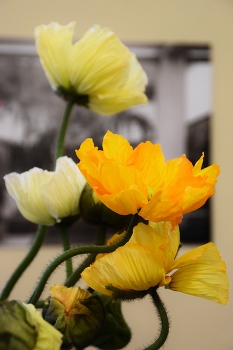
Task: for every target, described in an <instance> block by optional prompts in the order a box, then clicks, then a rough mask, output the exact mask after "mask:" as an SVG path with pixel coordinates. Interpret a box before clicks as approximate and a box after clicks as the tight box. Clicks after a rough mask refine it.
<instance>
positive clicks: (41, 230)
mask: <svg viewBox="0 0 233 350" xmlns="http://www.w3.org/2000/svg"><path fill="white" fill-rule="evenodd" d="M46 229H47V226H44V225H39V226H38V230H37V233H36V237H35V239H34V242H33V244H32V246H31V247H30V250H29V251H28V253H27V255H26V256H25V258H24V259H23V260H22V261H21V263H20V264H19V265H18V266H17V268H16V269H15V271H14V272H13V274H12V275H11V276H10V278H9V279H8V281H7V282H6V284H5V286H4V288H3V290H2V292H1V296H0V301H2V300H5V299H6V298H8V297H9V295H10V293H11V291H12V289H13V288H14V286H15V284H16V283H17V281H18V279H19V278H20V277H21V276H22V274H23V273H24V271H25V270H26V269H27V267H28V266H29V265H30V263H31V262H32V260H33V259H34V258H35V256H36V254H37V253H38V251H39V249H40V247H41V245H42V243H43V240H44V236H45V232H46Z"/></svg>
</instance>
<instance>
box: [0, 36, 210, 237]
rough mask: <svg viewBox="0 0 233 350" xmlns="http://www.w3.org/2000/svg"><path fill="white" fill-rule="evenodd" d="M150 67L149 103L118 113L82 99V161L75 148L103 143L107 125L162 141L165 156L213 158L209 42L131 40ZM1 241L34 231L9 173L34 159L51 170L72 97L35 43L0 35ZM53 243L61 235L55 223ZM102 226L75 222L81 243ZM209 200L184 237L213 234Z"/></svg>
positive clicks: (71, 143) (77, 115)
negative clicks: (60, 92) (58, 86)
mask: <svg viewBox="0 0 233 350" xmlns="http://www.w3.org/2000/svg"><path fill="white" fill-rule="evenodd" d="M128 46H129V48H130V49H131V51H133V52H135V54H136V55H137V57H138V60H139V61H140V63H141V64H142V66H143V68H144V69H145V71H146V73H147V75H148V86H147V90H146V94H147V96H148V100H149V102H148V104H147V105H142V106H137V107H133V108H131V109H129V110H127V111H124V112H122V113H119V114H118V115H114V116H107V117H106V116H99V115H96V114H94V113H93V112H91V111H90V110H88V109H85V108H82V107H79V106H77V107H76V106H75V108H74V110H73V112H72V118H71V122H70V125H69V129H68V132H67V136H66V149H65V154H66V155H68V156H69V157H71V158H73V159H74V161H78V160H77V158H76V155H75V149H77V148H78V147H79V145H80V144H81V142H82V141H84V140H85V139H86V138H87V137H91V138H93V139H94V142H95V144H96V145H98V147H99V148H100V147H101V142H102V138H103V135H104V134H105V133H106V131H107V130H111V131H112V132H114V133H119V134H122V135H123V136H124V137H126V138H127V139H128V140H129V141H130V143H131V144H132V145H133V146H136V145H137V144H139V143H140V142H143V141H146V140H151V141H152V142H153V143H161V145H162V148H163V151H164V154H165V157H166V159H170V158H174V157H178V156H180V155H181V154H183V153H186V155H187V157H188V158H189V159H190V160H191V161H192V162H193V163H195V162H196V161H197V160H198V159H199V158H200V156H201V154H202V152H203V151H204V152H205V162H204V165H205V166H207V165H208V162H209V124H210V116H211V61H210V54H211V52H210V49H209V47H208V46H205V45H200V46H198V45H196V46H193V45H192V46H190V45H179V46H177V45H176V46H174V45H172V46H169V45H154V46H139V45H138V46H137V45H134V46H132V45H128ZM0 77H1V79H0V101H1V107H0V163H1V164H0V175H1V176H0V239H1V241H0V243H1V242H2V244H16V243H17V244H18V242H24V241H25V239H26V240H27V239H31V237H32V234H33V233H34V232H35V231H36V225H34V224H32V223H30V222H28V221H27V220H26V219H24V218H23V217H22V216H21V214H20V213H19V211H18V209H17V207H16V205H15V202H14V201H13V200H12V198H11V197H10V196H9V195H8V194H7V192H6V190H5V184H4V180H3V179H2V177H3V176H4V175H5V174H8V173H11V172H18V173H21V172H24V171H27V170H29V169H31V168H33V167H39V168H43V169H47V170H51V167H52V160H53V153H52V152H53V149H54V143H55V142H56V133H57V130H58V128H59V124H60V122H61V118H62V115H63V112H64V108H65V102H64V101H63V100H62V99H60V98H59V97H58V96H56V95H55V94H54V92H53V91H52V89H51V88H50V85H49V83H48V81H47V79H46V77H45V74H44V72H43V69H42V67H41V64H40V61H39V58H38V56H37V54H36V50H35V47H34V43H32V42H27V41H18V42H17V41H4V40H2V41H0ZM50 231H51V232H50V234H49V235H47V238H46V242H47V243H56V242H58V241H59V239H60V237H59V236H58V235H57V233H56V230H55V229H54V228H51V229H50ZM95 232H96V229H95V227H90V226H88V225H87V224H85V223H84V222H83V221H82V220H79V221H78V222H77V223H75V224H74V225H73V226H72V229H71V233H70V234H71V237H72V241H73V242H74V243H76V242H79V243H84V242H89V241H92V240H94V239H95ZM209 237H210V210H209V201H208V203H207V204H206V205H204V206H203V207H202V208H201V209H199V210H197V211H195V212H193V213H191V214H187V215H185V217H184V219H183V222H182V224H181V240H182V241H183V242H189V243H195V242H206V241H209Z"/></svg>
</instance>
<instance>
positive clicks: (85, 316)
mask: <svg viewBox="0 0 233 350" xmlns="http://www.w3.org/2000/svg"><path fill="white" fill-rule="evenodd" d="M50 294H51V296H50V297H49V298H48V299H47V300H46V302H45V306H44V308H43V313H42V314H43V317H44V319H45V320H46V321H47V322H49V323H50V324H52V325H53V326H54V327H55V328H56V329H57V330H59V331H60V332H61V333H62V334H63V335H64V338H63V345H62V348H63V349H65V348H67V347H69V346H71V345H75V346H76V347H78V348H84V347H86V346H88V345H89V344H91V343H92V341H93V340H94V339H95V338H96V336H97V334H98V332H99V330H100V329H101V327H102V324H103V322H104V318H105V313H104V309H103V306H102V304H101V302H100V300H99V298H98V296H94V295H92V294H91V293H89V292H88V291H86V290H83V289H81V288H79V287H71V288H67V287H65V286H60V285H53V286H52V287H51V288H50Z"/></svg>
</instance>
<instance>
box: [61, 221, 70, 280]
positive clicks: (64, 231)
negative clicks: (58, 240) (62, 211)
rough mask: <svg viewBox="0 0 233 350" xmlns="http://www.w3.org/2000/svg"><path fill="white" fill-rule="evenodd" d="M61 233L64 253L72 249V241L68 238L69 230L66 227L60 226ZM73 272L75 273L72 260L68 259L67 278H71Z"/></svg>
mask: <svg viewBox="0 0 233 350" xmlns="http://www.w3.org/2000/svg"><path fill="white" fill-rule="evenodd" d="M60 231H61V235H62V242H63V251H64V252H65V251H67V250H69V249H70V241H69V237H68V232H67V228H66V227H64V226H60ZM72 272H73V266H72V260H71V259H67V260H66V278H68V277H70V275H71V274H72Z"/></svg>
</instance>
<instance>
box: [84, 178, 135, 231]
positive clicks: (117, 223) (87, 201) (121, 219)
mask: <svg viewBox="0 0 233 350" xmlns="http://www.w3.org/2000/svg"><path fill="white" fill-rule="evenodd" d="M79 210H80V215H81V216H82V218H83V219H84V220H85V221H87V222H88V223H90V224H96V225H98V224H100V223H102V224H106V225H108V226H110V227H113V228H116V229H122V228H123V227H124V226H125V223H126V220H127V219H128V217H129V216H128V215H127V216H126V215H120V214H117V213H115V212H114V211H112V210H111V209H109V208H107V207H106V206H105V205H104V204H103V203H102V202H101V201H100V200H99V199H98V198H97V196H96V194H95V192H94V191H93V190H92V188H91V187H90V186H89V185H88V184H86V186H85V187H84V190H83V192H82V194H81V197H80V201H79Z"/></svg>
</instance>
